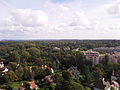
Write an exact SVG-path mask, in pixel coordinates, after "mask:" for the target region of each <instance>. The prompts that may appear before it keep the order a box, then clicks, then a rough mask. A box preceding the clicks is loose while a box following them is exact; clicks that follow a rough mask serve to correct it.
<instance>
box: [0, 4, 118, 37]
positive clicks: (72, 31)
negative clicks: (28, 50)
mask: <svg viewBox="0 0 120 90" xmlns="http://www.w3.org/2000/svg"><path fill="white" fill-rule="evenodd" d="M75 3H76V5H79V4H78V2H74V3H73V4H72V3H70V5H69V3H63V4H62V3H53V2H47V4H46V5H43V6H44V7H45V9H44V10H43V9H39V10H33V9H13V8H11V9H9V12H10V11H11V12H10V13H9V14H6V13H5V17H4V18H3V19H2V21H1V22H0V37H4V38H9V37H10V38H14V39H19V38H25V39H27V38H92V37H93V38H97V37H98V38H100V37H101V38H102V37H103V38H110V37H113V38H114V37H115V35H114V36H112V34H113V33H112V32H114V33H115V34H116V33H117V32H118V33H120V31H119V29H120V26H119V23H118V22H120V20H118V19H117V20H114V19H113V18H112V17H111V15H110V14H108V13H107V11H106V6H107V10H108V5H109V4H106V5H101V6H100V7H97V8H95V9H92V10H89V9H88V10H87V11H85V10H83V9H82V8H80V7H79V6H77V9H75V8H73V7H74V6H75ZM0 9H2V8H0ZM3 11H5V10H3ZM0 16H1V15H0ZM3 16H4V14H3ZM118 33H117V34H118ZM5 35H6V36H5ZM117 38H119V36H118V35H117Z"/></svg>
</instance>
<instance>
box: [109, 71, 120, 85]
mask: <svg viewBox="0 0 120 90" xmlns="http://www.w3.org/2000/svg"><path fill="white" fill-rule="evenodd" d="M111 80H117V81H118V82H119V83H120V70H117V71H116V70H113V71H112V75H111Z"/></svg>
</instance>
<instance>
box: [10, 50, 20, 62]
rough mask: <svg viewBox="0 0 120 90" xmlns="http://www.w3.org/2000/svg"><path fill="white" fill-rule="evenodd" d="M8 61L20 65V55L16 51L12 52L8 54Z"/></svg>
mask: <svg viewBox="0 0 120 90" xmlns="http://www.w3.org/2000/svg"><path fill="white" fill-rule="evenodd" d="M9 59H10V61H11V62H18V63H20V55H19V53H18V52H17V51H13V52H11V53H10V54H9Z"/></svg>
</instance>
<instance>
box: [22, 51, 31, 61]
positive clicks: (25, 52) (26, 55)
mask: <svg viewBox="0 0 120 90" xmlns="http://www.w3.org/2000/svg"><path fill="white" fill-rule="evenodd" d="M29 57H30V54H29V52H28V51H26V50H23V51H21V61H22V62H26V61H27V60H28V58H29Z"/></svg>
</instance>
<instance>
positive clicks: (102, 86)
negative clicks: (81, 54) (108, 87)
mask: <svg viewBox="0 0 120 90" xmlns="http://www.w3.org/2000/svg"><path fill="white" fill-rule="evenodd" d="M94 87H95V88H99V89H102V90H104V89H105V85H103V82H102V80H99V81H96V82H95V83H94Z"/></svg>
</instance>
